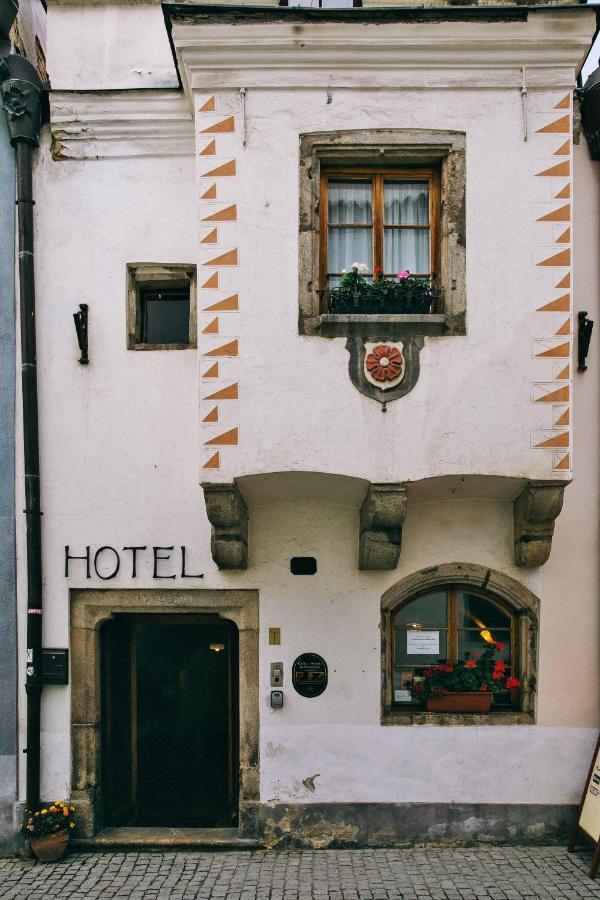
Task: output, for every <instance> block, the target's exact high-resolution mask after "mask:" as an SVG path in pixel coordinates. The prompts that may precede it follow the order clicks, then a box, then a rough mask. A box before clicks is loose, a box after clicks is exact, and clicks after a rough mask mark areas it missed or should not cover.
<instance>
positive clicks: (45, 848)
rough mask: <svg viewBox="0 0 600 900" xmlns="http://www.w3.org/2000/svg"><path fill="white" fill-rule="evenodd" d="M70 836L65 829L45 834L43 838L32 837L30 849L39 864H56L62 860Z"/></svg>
mask: <svg viewBox="0 0 600 900" xmlns="http://www.w3.org/2000/svg"><path fill="white" fill-rule="evenodd" d="M70 837H71V835H70V834H69V832H68V831H67V829H66V828H63V829H62V830H61V831H57V832H56V833H55V834H46V835H44V836H43V837H32V838H30V841H31V849H32V850H33V852H34V853H35V855H36V856H37V858H38V859H39V860H40V862H56V861H57V860H58V859H62V857H63V856H64V853H65V850H66V849H67V845H68V843H69V838H70Z"/></svg>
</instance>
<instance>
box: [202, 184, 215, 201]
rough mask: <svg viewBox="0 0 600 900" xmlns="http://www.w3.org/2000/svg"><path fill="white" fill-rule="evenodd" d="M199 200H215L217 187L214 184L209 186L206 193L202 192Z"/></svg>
mask: <svg viewBox="0 0 600 900" xmlns="http://www.w3.org/2000/svg"><path fill="white" fill-rule="evenodd" d="M200 199H201V200H216V199H217V186H216V184H211V186H210V187H209V188H208V190H207V191H204V193H203V194H202V196H201V197H200Z"/></svg>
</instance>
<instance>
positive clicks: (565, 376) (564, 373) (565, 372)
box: [556, 366, 571, 381]
mask: <svg viewBox="0 0 600 900" xmlns="http://www.w3.org/2000/svg"><path fill="white" fill-rule="evenodd" d="M570 374H571V367H570V366H565V367H564V369H561V370H560V372H559V373H558V375H557V376H556V380H557V381H568V380H569V378H570Z"/></svg>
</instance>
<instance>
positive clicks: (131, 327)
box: [127, 263, 196, 350]
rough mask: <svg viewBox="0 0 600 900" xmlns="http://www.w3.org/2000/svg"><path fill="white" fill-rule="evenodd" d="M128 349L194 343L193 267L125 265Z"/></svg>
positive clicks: (181, 346)
mask: <svg viewBox="0 0 600 900" xmlns="http://www.w3.org/2000/svg"><path fill="white" fill-rule="evenodd" d="M127 272H128V291H127V347H128V349H129V350H185V349H188V348H190V347H192V348H193V347H195V346H196V267H195V266H193V265H185V264H180V263H172V264H160V265H159V264H155V263H130V264H129V265H128V266H127Z"/></svg>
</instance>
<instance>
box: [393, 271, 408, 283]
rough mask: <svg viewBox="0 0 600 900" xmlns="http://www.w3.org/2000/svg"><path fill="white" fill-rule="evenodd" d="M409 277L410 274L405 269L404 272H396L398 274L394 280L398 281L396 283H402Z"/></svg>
mask: <svg viewBox="0 0 600 900" xmlns="http://www.w3.org/2000/svg"><path fill="white" fill-rule="evenodd" d="M409 275H410V272H409V271H408V270H407V269H405V270H404V272H398V274H397V275H396V278H397V279H398V281H404V279H405V278H408V277H409Z"/></svg>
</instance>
